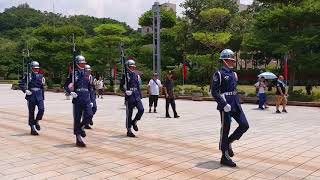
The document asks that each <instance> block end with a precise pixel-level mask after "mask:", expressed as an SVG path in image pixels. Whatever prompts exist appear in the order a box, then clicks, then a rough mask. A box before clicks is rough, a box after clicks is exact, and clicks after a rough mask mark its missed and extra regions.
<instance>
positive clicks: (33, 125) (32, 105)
mask: <svg viewBox="0 0 320 180" xmlns="http://www.w3.org/2000/svg"><path fill="white" fill-rule="evenodd" d="M28 109H29V126H30V128H31V133H30V134H31V135H33V136H37V135H39V133H38V132H37V130H36V121H35V120H34V111H35V109H36V103H35V102H32V101H28Z"/></svg>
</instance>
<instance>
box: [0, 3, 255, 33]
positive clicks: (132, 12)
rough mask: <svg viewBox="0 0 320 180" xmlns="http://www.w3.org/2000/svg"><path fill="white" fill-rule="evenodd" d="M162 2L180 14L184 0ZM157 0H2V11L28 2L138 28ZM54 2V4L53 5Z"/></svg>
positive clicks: (39, 7) (62, 11)
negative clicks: (140, 19)
mask: <svg viewBox="0 0 320 180" xmlns="http://www.w3.org/2000/svg"><path fill="white" fill-rule="evenodd" d="M158 1H159V2H160V3H165V2H170V3H175V4H177V12H178V14H182V12H183V8H181V7H180V6H179V4H181V3H182V2H184V0H158ZM252 1H253V0H241V3H243V4H250V3H252ZM154 2H155V0H0V12H3V11H4V9H5V8H9V7H11V6H17V5H19V4H22V3H28V4H29V5H30V6H31V7H32V8H34V9H38V10H41V11H51V12H53V10H54V12H55V13H61V14H63V15H67V16H68V15H75V14H77V15H79V14H83V15H90V16H95V17H106V18H112V19H115V20H118V21H121V22H126V23H127V24H128V25H130V26H131V27H132V28H134V29H137V28H138V27H139V25H138V18H139V17H140V16H141V14H143V12H145V11H147V10H150V9H151V7H152V5H153V3H154ZM53 4H54V6H53Z"/></svg>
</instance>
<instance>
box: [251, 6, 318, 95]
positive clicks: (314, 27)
mask: <svg viewBox="0 0 320 180" xmlns="http://www.w3.org/2000/svg"><path fill="white" fill-rule="evenodd" d="M263 2H264V3H269V5H270V8H268V9H265V10H263V11H261V12H260V13H259V14H258V15H257V16H256V17H255V22H254V26H253V28H252V33H250V34H249V35H247V37H246V41H245V45H246V46H247V47H249V48H250V49H251V50H259V51H262V52H268V53H272V54H273V55H280V56H282V57H284V56H287V57H288V59H289V60H288V61H289V71H290V73H289V74H290V87H289V90H290V91H292V90H293V86H294V81H295V74H296V73H297V72H303V71H305V70H307V69H308V70H311V69H314V68H319V66H318V65H319V63H318V61H319V40H320V39H319V32H320V30H319V22H320V21H319V19H320V14H319V11H320V2H319V1H316V0H302V1H293V0H292V1H289V0H288V1H283V2H282V1H281V2H280V1H276V0H274V1H267V0H265V1H263ZM308 62H310V63H311V64H312V67H311V66H310V65H308Z"/></svg>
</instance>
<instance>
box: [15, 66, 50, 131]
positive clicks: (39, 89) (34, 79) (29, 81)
mask: <svg viewBox="0 0 320 180" xmlns="http://www.w3.org/2000/svg"><path fill="white" fill-rule="evenodd" d="M30 66H31V73H29V69H28V71H27V74H26V75H25V77H24V78H23V79H22V80H21V81H20V82H19V87H20V89H21V90H22V91H23V92H24V93H25V94H26V98H25V99H26V100H27V102H28V109H29V126H30V128H31V135H35V136H37V135H39V133H38V132H37V130H38V131H40V125H39V121H40V120H41V119H42V117H43V114H44V85H45V78H44V77H43V74H40V73H39V71H40V66H39V63H38V62H37V61H32V62H31V64H30ZM28 68H29V67H28ZM36 106H37V107H38V114H37V116H36V118H34V111H35V108H36Z"/></svg>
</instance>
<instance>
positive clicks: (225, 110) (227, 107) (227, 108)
mask: <svg viewBox="0 0 320 180" xmlns="http://www.w3.org/2000/svg"><path fill="white" fill-rule="evenodd" d="M223 110H224V112H230V111H231V106H230V104H227V105H226V106H225V107H224V108H223Z"/></svg>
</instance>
